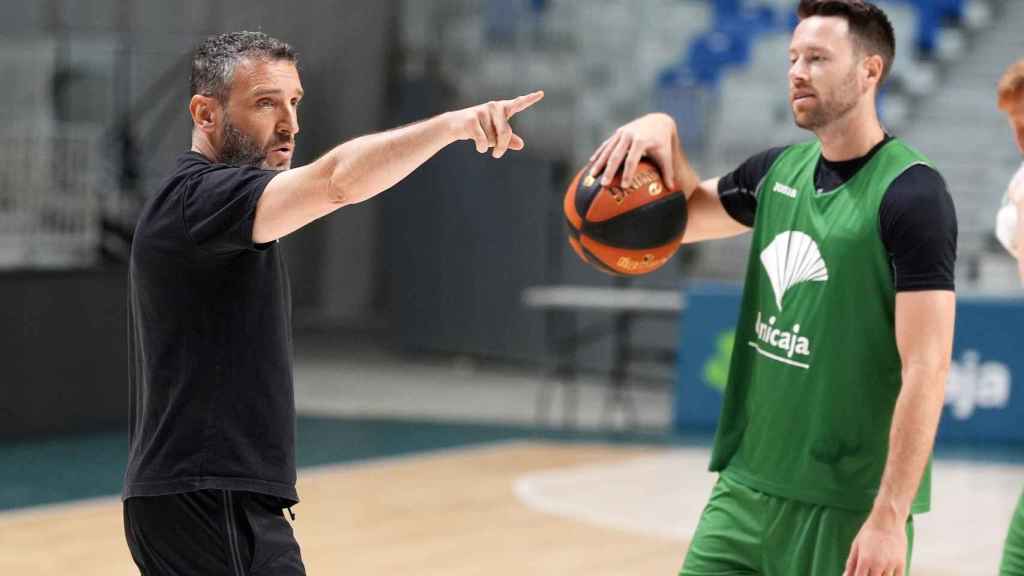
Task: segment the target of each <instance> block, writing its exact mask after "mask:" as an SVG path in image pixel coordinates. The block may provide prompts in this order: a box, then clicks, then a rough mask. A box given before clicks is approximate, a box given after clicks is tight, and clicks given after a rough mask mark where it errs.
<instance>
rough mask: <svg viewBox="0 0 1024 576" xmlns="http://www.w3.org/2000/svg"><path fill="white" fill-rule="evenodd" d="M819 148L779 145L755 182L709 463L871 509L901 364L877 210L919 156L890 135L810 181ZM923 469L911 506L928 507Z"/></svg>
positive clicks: (749, 479) (746, 479)
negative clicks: (822, 185)
mask: <svg viewBox="0 0 1024 576" xmlns="http://www.w3.org/2000/svg"><path fill="white" fill-rule="evenodd" d="M820 157H821V146H820V144H819V143H818V142H817V141H814V142H808V143H804V144H798V145H794V146H790V147H789V148H787V149H786V150H785V151H783V152H782V154H781V155H780V156H779V157H778V158H777V159H776V161H775V163H774V164H772V166H771V168H770V169H769V171H768V174H767V175H766V176H765V177H764V179H763V180H762V182H761V183H760V186H759V189H758V201H757V214H756V218H755V221H754V229H753V238H752V241H751V242H752V243H751V251H750V260H749V263H748V266H747V276H746V285H745V287H744V291H743V301H742V307H741V309H740V317H739V323H738V324H737V326H736V344H735V348H734V349H733V355H732V363H731V365H730V368H729V380H728V385H727V387H726V390H725V398H724V404H723V406H722V413H721V417H720V419H719V424H718V431H717V433H716V436H715V445H714V450H713V452H712V457H711V469H712V470H713V471H721V472H722V473H723V474H725V475H726V476H728V477H730V478H731V479H733V480H736V481H738V482H741V483H743V484H746V485H748V486H750V487H752V488H754V489H757V490H761V491H762V492H765V493H768V494H773V495H776V496H781V497H784V498H791V499H794V500H800V501H805V502H811V503H815V504H821V505H826V506H833V507H837V508H845V509H850V510H869V509H870V508H871V506H872V504H873V502H874V498H875V495H876V494H877V491H878V486H879V484H880V482H881V477H882V472H883V470H884V469H885V460H886V456H887V454H888V451H889V428H890V424H891V422H892V415H893V410H894V408H895V405H896V398H897V396H898V395H899V392H900V367H901V364H900V357H899V352H898V350H897V347H896V336H895V326H894V321H895V300H896V291H895V289H894V287H893V277H892V269H891V265H890V262H889V257H888V254H887V253H886V249H885V245H884V244H883V243H882V238H881V233H880V229H879V221H878V210H879V207H880V206H881V203H882V198H883V196H884V195H885V191H886V190H887V189H888V188H889V185H890V184H891V183H892V181H893V180H895V179H896V177H897V176H899V175H900V174H902V173H903V172H904V171H905V170H907V169H908V168H910V167H911V166H913V165H915V164H928V160H927V159H926V158H924V156H922V155H921V154H920V153H918V152H917V151H915V150H913V149H911V148H910V147H908V146H907V145H906V144H904V143H903V142H901V141H899V140H896V139H893V140H890V141H889V142H888V143H886V144H885V145H883V146H882V148H881V149H880V150H878V151H877V152H876V153H875V155H874V156H873V157H872V158H871V159H870V160H869V161H868V162H867V164H866V165H864V166H863V167H862V168H861V169H860V170H859V171H858V172H857V173H856V174H855V175H854V176H853V177H852V178H851V179H849V180H848V181H847V182H846V183H844V184H843V185H842V186H840V187H839V188H837V189H835V190H833V191H829V192H820V191H818V190H816V188H815V185H814V172H815V168H816V166H817V164H818V160H819V158H820ZM930 470H931V465H930V464H929V467H928V470H927V471H926V472H925V476H924V478H923V479H922V483H921V488H920V489H919V490H918V494H917V498H916V499H915V501H914V505H913V511H914V512H924V511H926V510H927V509H928V507H929V500H930Z"/></svg>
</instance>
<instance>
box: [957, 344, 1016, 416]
mask: <svg viewBox="0 0 1024 576" xmlns="http://www.w3.org/2000/svg"><path fill="white" fill-rule="evenodd" d="M1010 385H1011V377H1010V367H1009V366H1007V365H1006V364H1003V363H1002V362H994V361H988V362H982V361H981V354H979V353H978V351H977V350H965V351H964V353H963V354H962V355H961V356H960V360H959V361H955V360H954V361H953V362H952V363H950V366H949V379H947V380H946V404H947V405H948V406H949V410H950V412H951V413H952V414H953V417H954V418H956V419H957V420H967V419H969V418H970V417H971V416H973V415H974V413H975V412H976V411H977V410H978V409H979V408H985V409H989V410H1001V409H1004V408H1006V407H1007V406H1008V405H1009V403H1010V389H1011V386H1010Z"/></svg>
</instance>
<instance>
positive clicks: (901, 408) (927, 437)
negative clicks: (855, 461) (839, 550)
mask: <svg viewBox="0 0 1024 576" xmlns="http://www.w3.org/2000/svg"><path fill="white" fill-rule="evenodd" d="M947 374H948V369H946V368H944V367H943V368H936V367H932V366H925V365H910V366H905V367H904V369H903V374H902V377H903V378H902V379H903V387H902V390H901V392H900V395H899V398H898V399H897V401H896V409H895V411H894V412H893V418H892V427H891V429H890V433H889V456H888V458H887V459H886V464H885V472H884V473H883V475H882V483H881V485H880V486H879V490H878V496H877V497H876V498H875V504H874V508H873V509H872V511H871V514H872V516H873V517H877V518H879V519H882V520H892V521H896V522H899V523H901V524H902V523H903V522H906V519H907V516H909V515H910V507H911V504H912V503H913V501H914V496H915V495H916V494H917V489H918V486H919V485H920V483H921V476H922V475H923V474H924V469H925V466H926V465H927V463H928V459H929V457H930V456H931V453H932V447H933V445H934V442H935V432H936V430H937V428H938V425H939V417H940V415H941V414H942V405H943V399H944V397H945V383H946V376H947Z"/></svg>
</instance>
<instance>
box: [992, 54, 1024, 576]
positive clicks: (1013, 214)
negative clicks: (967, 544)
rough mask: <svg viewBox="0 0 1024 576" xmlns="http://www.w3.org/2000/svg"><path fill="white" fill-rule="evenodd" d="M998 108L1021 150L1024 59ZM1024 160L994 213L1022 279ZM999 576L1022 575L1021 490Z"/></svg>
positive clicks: (1004, 82) (1010, 72)
mask: <svg viewBox="0 0 1024 576" xmlns="http://www.w3.org/2000/svg"><path fill="white" fill-rule="evenodd" d="M998 94H999V109H1000V110H1002V111H1003V112H1005V113H1006V116H1007V118H1008V119H1009V121H1010V127H1011V128H1012V129H1013V133H1014V136H1015V137H1016V140H1017V149H1018V150H1020V152H1021V154H1024V60H1018V61H1017V62H1016V63H1014V64H1013V65H1011V66H1010V67H1009V68H1008V69H1007V70H1006V73H1005V74H1003V77H1002V79H1001V80H1000V81H999V89H998ZM1022 222H1024V163H1022V164H1021V166H1020V168H1018V169H1017V173H1016V174H1015V175H1014V176H1013V179H1012V180H1010V185H1009V186H1008V187H1007V189H1006V195H1005V196H1004V197H1003V207H1002V208H1000V210H999V212H998V214H997V215H996V237H997V238H999V241H1000V242H1001V243H1002V244H1003V246H1005V247H1006V249H1007V250H1009V251H1010V254H1013V256H1014V257H1015V258H1016V259H1017V272H1018V273H1019V275H1020V279H1021V282H1024V253H1022V250H1021V248H1022V247H1024V226H1022V225H1020V223H1022ZM999 574H1000V576H1024V493H1022V494H1021V497H1020V501H1019V502H1018V503H1017V510H1016V512H1015V513H1014V515H1013V520H1011V522H1010V529H1009V531H1008V532H1007V534H1006V542H1005V543H1004V544H1003V560H1002V564H1000V568H999Z"/></svg>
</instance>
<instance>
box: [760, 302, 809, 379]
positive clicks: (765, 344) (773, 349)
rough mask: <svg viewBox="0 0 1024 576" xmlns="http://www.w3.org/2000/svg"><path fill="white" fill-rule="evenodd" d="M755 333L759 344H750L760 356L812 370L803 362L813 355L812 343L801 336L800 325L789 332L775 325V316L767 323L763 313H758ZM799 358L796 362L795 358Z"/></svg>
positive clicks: (796, 325)
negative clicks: (763, 319)
mask: <svg viewBox="0 0 1024 576" xmlns="http://www.w3.org/2000/svg"><path fill="white" fill-rule="evenodd" d="M754 332H755V333H756V334H757V339H758V340H759V342H748V344H749V345H750V346H752V347H753V348H754V349H755V350H757V352H758V354H761V355H762V356H766V357H768V358H771V359H772V360H775V361H778V362H782V363H784V364H789V365H790V366H796V367H797V368H804V369H807V368H810V367H811V366H810V364H808V363H806V362H801V361H800V360H806V359H807V357H809V356H810V355H811V341H810V339H808V338H807V337H806V336H801V335H800V325H799V324H794V325H793V326H792V327H791V328H790V329H789V330H785V329H783V328H781V327H778V326H776V325H775V316H771V317H769V318H768V321H767V322H764V321H762V320H761V313H760V312H758V313H757V320H755V321H754ZM794 355H796V356H797V358H796V359H795V360H794V359H793V356H794Z"/></svg>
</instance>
